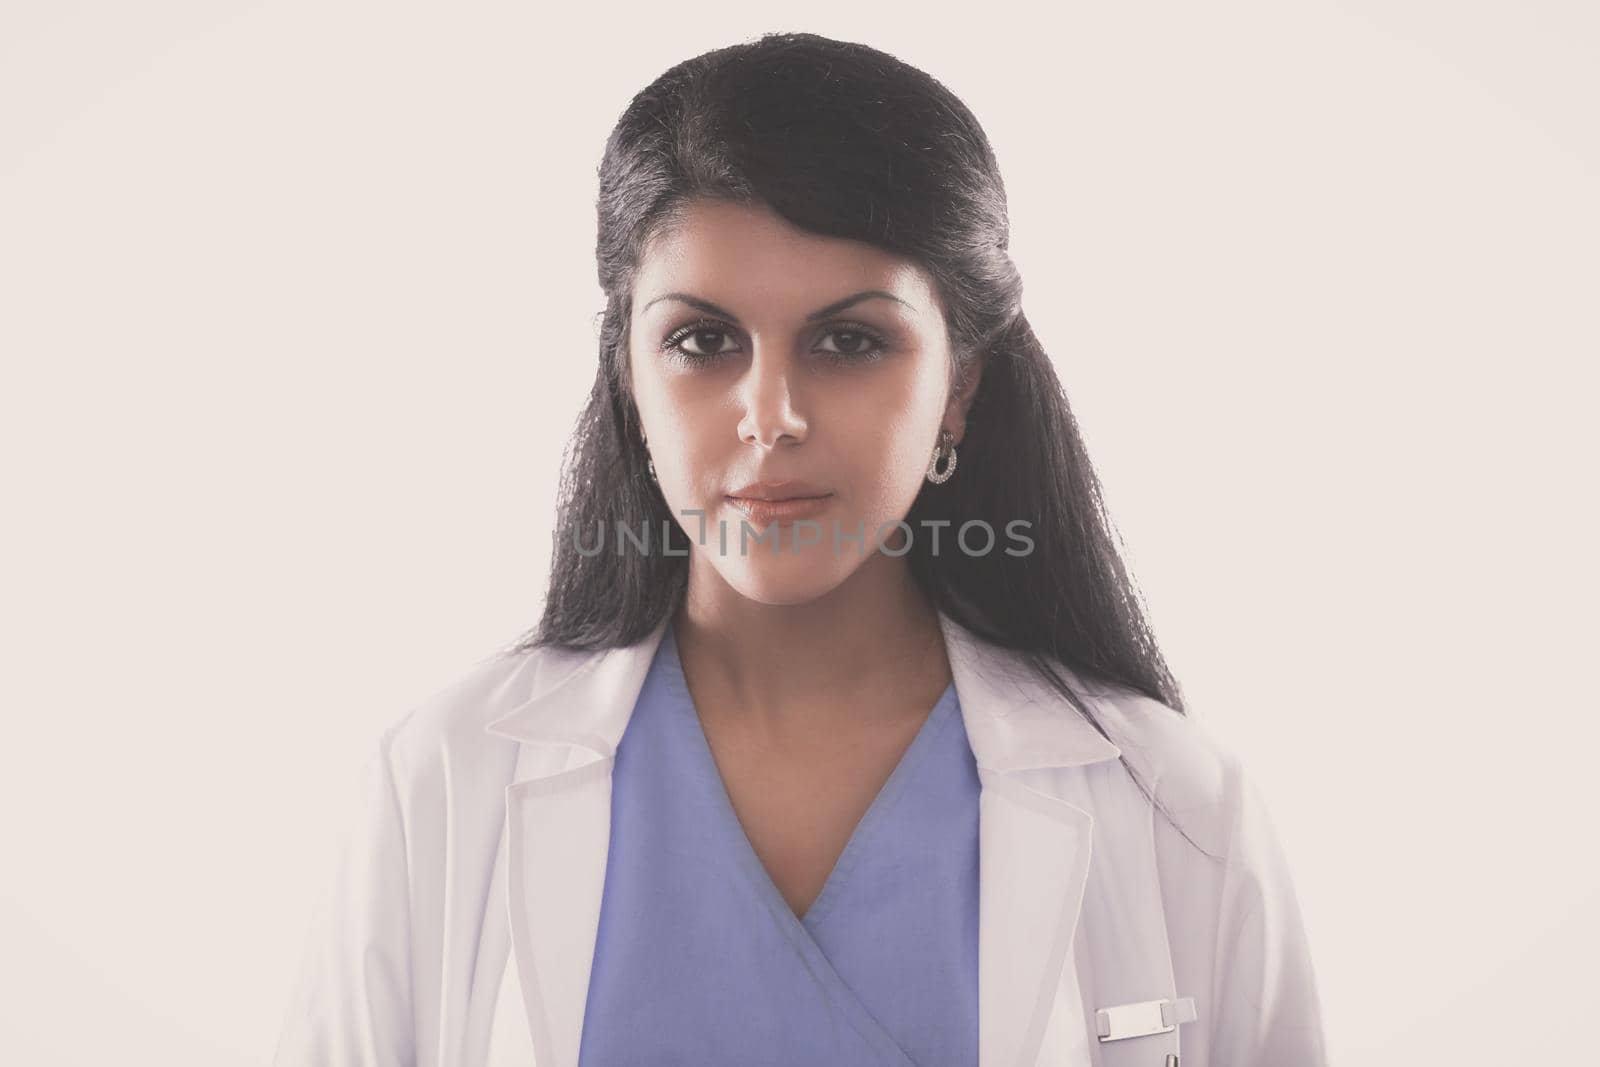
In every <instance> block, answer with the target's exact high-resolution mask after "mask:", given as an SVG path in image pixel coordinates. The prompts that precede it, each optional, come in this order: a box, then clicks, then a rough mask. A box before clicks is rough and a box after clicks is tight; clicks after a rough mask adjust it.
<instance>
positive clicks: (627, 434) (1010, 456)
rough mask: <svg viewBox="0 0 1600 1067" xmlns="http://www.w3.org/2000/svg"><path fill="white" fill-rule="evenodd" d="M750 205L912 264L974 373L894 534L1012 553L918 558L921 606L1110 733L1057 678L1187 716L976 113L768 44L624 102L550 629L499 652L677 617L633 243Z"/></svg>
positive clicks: (619, 632)
mask: <svg viewBox="0 0 1600 1067" xmlns="http://www.w3.org/2000/svg"><path fill="white" fill-rule="evenodd" d="M697 198H703V199H716V200H724V201H731V202H735V203H743V204H764V205H766V206H767V207H770V208H771V209H773V210H774V211H776V212H777V213H778V214H779V215H781V216H782V217H784V218H785V219H787V220H788V221H789V222H790V223H792V224H794V225H795V226H797V227H799V228H800V229H803V230H807V231H810V232H812V233H817V234H822V235H827V236H835V237H843V238H850V239H853V240H857V241H863V242H867V243H870V244H872V245H876V246H878V247H880V248H883V249H885V250H887V251H889V252H891V253H894V254H896V255H899V256H901V257H904V258H906V259H909V260H911V261H913V262H915V263H917V264H918V265H919V266H921V267H922V268H923V269H925V270H926V271H927V272H928V273H929V274H930V275H931V276H932V278H933V279H934V281H935V283H936V286H937V289H938V293H939V295H940V298H941V301H942V304H943V306H944V308H945V315H946V323H945V325H946V328H947V331H948V334H949V336H950V338H951V341H952V344H951V349H952V358H953V360H954V361H955V366H954V368H953V370H954V374H953V375H952V380H953V381H959V380H960V379H961V377H962V376H963V375H964V374H966V373H968V372H969V370H970V369H971V368H972V367H973V365H974V361H975V360H977V359H979V358H980V357H983V359H984V365H983V371H982V377H981V379H980V381H979V385H978V391H977V393H976V395H975V397H974V398H973V401H972V406H971V409H970V411H969V415H968V423H967V426H968V428H967V433H966V436H965V439H964V440H963V441H962V443H961V446H960V456H959V460H960V465H959V470H958V473H957V474H956V475H955V476H954V477H952V478H951V479H950V480H949V481H948V482H946V483H944V484H939V485H936V484H933V483H928V482H925V483H924V484H923V487H922V491H921V492H920V494H919V495H918V497H917V499H916V501H915V503H914V504H913V506H912V509H911V513H910V514H909V515H908V516H907V517H906V521H907V522H908V523H909V524H910V525H911V526H912V527H913V528H914V529H921V528H922V526H921V523H922V522H924V521H929V520H948V521H949V522H950V524H951V525H950V527H949V529H951V530H957V529H959V528H960V526H961V524H962V523H963V522H967V521H969V520H974V519H981V520H984V521H986V522H988V523H989V524H990V528H991V529H996V530H998V529H1003V528H1005V526H1006V524H1007V523H1008V522H1010V521H1012V520H1014V519H1026V520H1028V521H1029V522H1030V523H1031V526H1029V527H1028V536H1030V537H1031V538H1033V540H1034V542H1035V543H1034V549H1033V551H1032V552H1031V553H1029V554H1026V555H1008V554H1006V553H1005V552H1001V551H993V552H987V553H982V554H975V555H969V554H967V553H965V552H950V551H948V550H947V551H944V552H939V553H935V552H932V551H930V549H929V545H928V542H929V540H930V539H929V538H926V537H918V538H915V539H914V541H913V542H912V548H911V551H910V552H909V553H908V554H907V556H906V559H907V560H908V562H909V565H910V567H911V572H912V574H913V575H914V576H915V579H916V581H917V582H918V584H919V585H920V586H921V587H922V589H924V590H925V591H926V593H927V594H928V596H929V597H930V599H931V600H932V602H933V603H934V604H935V605H936V606H937V607H938V608H939V609H940V610H942V611H944V612H946V613H947V614H949V615H950V616H951V617H952V618H954V619H955V620H956V621H957V622H959V623H961V624H962V625H964V626H966V627H967V628H968V629H970V630H972V631H973V632H975V633H977V634H979V635H980V636H982V637H985V638H987V639H988V640H990V641H992V642H994V643H996V644H1000V645H1004V646H1007V647H1009V648H1013V649H1016V650H1019V651H1021V652H1022V653H1024V654H1025V655H1026V658H1027V659H1028V660H1029V662H1031V663H1032V664H1033V665H1034V667H1035V668H1036V669H1037V670H1038V671H1039V672H1040V674H1041V675H1042V676H1044V677H1045V678H1046V679H1047V680H1048V681H1049V682H1050V684H1051V685H1052V686H1053V687H1054V688H1055V689H1056V690H1057V691H1059V692H1060V693H1061V694H1062V695H1063V696H1064V697H1065V698H1066V699H1067V700H1069V701H1070V702H1071V703H1072V704H1073V705H1074V706H1076V707H1078V708H1079V709H1080V710H1082V711H1083V712H1084V713H1085V715H1086V716H1087V717H1088V718H1089V720H1090V721H1091V722H1092V723H1093V724H1094V726H1095V728H1096V729H1097V730H1099V731H1100V732H1101V734H1102V735H1104V734H1105V730H1104V728H1103V727H1102V726H1101V725H1100V723H1099V722H1098V721H1097V720H1096V719H1095V717H1094V715H1093V714H1092V713H1091V712H1090V710H1089V708H1088V707H1086V706H1085V703H1086V702H1085V701H1083V700H1082V699H1081V698H1080V696H1079V695H1078V694H1077V693H1075V692H1073V691H1072V687H1071V684H1070V683H1069V682H1068V681H1067V680H1066V679H1064V678H1063V677H1062V676H1061V675H1060V674H1059V673H1058V672H1057V671H1056V670H1055V669H1054V666H1053V663H1054V662H1056V661H1059V662H1061V663H1065V664H1067V665H1069V666H1070V667H1072V668H1073V669H1075V670H1076V671H1078V672H1080V673H1081V674H1082V675H1084V676H1085V677H1087V678H1091V679H1094V680H1096V681H1098V682H1102V683H1111V684H1112V685H1115V686H1122V687H1126V688H1127V689H1131V690H1134V691H1136V692H1138V693H1142V694H1144V695H1146V696H1148V697H1150V698H1152V699H1154V700H1157V701H1159V702H1161V703H1162V704H1164V705H1166V706H1167V707H1168V708H1171V709H1172V710H1173V711H1175V712H1177V713H1178V714H1184V706H1183V700H1182V695H1181V693H1180V692H1179V688H1178V685H1177V683H1176V682H1175V681H1174V680H1173V677H1172V674H1171V672H1170V671H1169V670H1168V667H1167V664H1166V662H1165V660H1164V659H1163V657H1162V655H1161V651H1160V649H1159V648H1158V647H1157V645H1156V641H1155V639H1154V637H1153V635H1152V634H1151V630H1150V626H1149V624H1148V622H1147V621H1146V618H1145V614H1144V610H1143V607H1142V604H1141V601H1140V598H1139V596H1138V593H1137V591H1136V589H1135V587H1134V583H1133V582H1132V580H1131V579H1130V577H1129V575H1128V573H1127V571H1126V569H1125V568H1124V565H1123V562H1122V558H1121V555H1120V554H1119V552H1118V540H1119V539H1118V538H1117V536H1116V534H1115V531H1114V526H1113V524H1112V522H1111V521H1110V518H1109V517H1108V515H1107V514H1106V511H1105V508H1104V506H1103V504H1102V500H1101V492H1100V485H1099V481H1098V479H1097V478H1096V476H1095V473H1094V469H1093V467H1092V465H1091V464H1090V462H1089V456H1088V453H1087V451H1086V450H1085V448H1084V444H1083V440H1082V438H1081V436H1080V435H1079V432H1078V426H1077V422H1076V420H1075V419H1074V418H1073V415H1072V410H1071V407H1070V406H1069V405H1068V403H1067V397H1066V394H1065V392H1064V391H1063V390H1062V387H1061V383H1060V382H1059V380H1058V379H1057V378H1056V375H1055V371H1054V369H1053V367H1052V366H1051V363H1050V360H1049V358H1048V357H1047V356H1046V355H1045V352H1044V349H1043V347H1042V346H1041V345H1040V343H1039V340H1038V338H1037V337H1035V336H1034V333H1033V330H1032V329H1031V328H1030V327H1029V325H1028V319H1027V316H1026V315H1024V314H1023V312H1022V279H1021V277H1020V275H1019V274H1018V273H1017V268H1016V266H1015V265H1014V264H1013V263H1012V261H1011V257H1010V255H1009V254H1008V253H1007V251H1006V249H1007V245H1008V244H1009V222H1008V218H1007V211H1006V194H1005V187H1004V185H1003V183H1002V181H1001V178H1000V171H999V167H998V165H997V164H996V161H995V156H994V152H993V150H992V149H991V148H990V145H989V141H988V138H987V137H986V136H985V135H984V132H983V129H982V128H981V127H980V126H979V124H978V120H977V119H976V118H975V117H974V116H973V115H972V113H971V111H969V110H968V108H967V107H966V106H965V105H964V104H963V103H962V102H961V101H960V100H959V99H957V97H956V96H955V95H954V94H953V93H951V92H950V91H949V90H948V89H946V88H945V87H944V86H943V85H941V84H940V83H939V82H938V81H936V80H934V79H933V78H932V77H930V76H929V75H927V74H925V73H923V72H922V71H920V70H918V69H916V68H915V67H912V66H909V65H907V64H906V63H903V62H901V61H900V60H898V59H895V58H894V57H893V56H890V55H887V54H885V53H883V52H880V51H878V50H876V49H873V48H869V47H867V46H865V45H862V44H854V43H849V42H843V41H836V40H832V39H830V38H827V37H820V36H817V35H816V34H810V33H775V34H768V35H766V36H764V37H761V38H760V39H759V40H756V41H754V42H750V43H743V44H737V45H732V46H730V47H726V48H719V49H717V50H715V51H711V52H707V53H705V54H703V55H700V56H696V57H694V58H693V59H689V60H686V61H684V62H682V63H679V64H678V65H677V66H675V67H673V68H671V69H670V70H668V71H667V72H666V73H664V74H662V75H661V76H660V77H659V78H657V79H656V80H655V82H653V83H652V84H651V85H650V86H649V87H647V88H646V89H644V90H643V91H642V92H640V93H639V94H638V95H637V96H635V97H634V98H633V100H632V102H631V103H630V104H629V105H628V107H627V110H626V111H624V113H623V115H622V117H621V118H620V119H619V120H618V122H617V124H616V127H615V128H614V129H613V130H612V132H611V135H610V137H609V138H608V139H607V141H606V146H605V154H604V157H603V159H602V161H601V164H600V195H599V200H598V205H597V206H598V215H599V233H598V241H597V247H596V256H597V259H598V265H599V280H600V286H601V289H602V290H603V292H604V293H605V296H606V307H605V312H604V318H603V320H602V323H601V328H600V342H599V347H600V351H599V357H600V358H599V366H598V368H597V372H596V374H595V381H594V387H593V389H592V391H591V392H590V395H589V400H588V404H587V406H586V408H585V409H584V411H583V414H582V415H581V417H580V418H579V420H578V424H577V427H576V430H575V432H574V435H573V438H572V441H571V443H570V445H569V447H568V450H567V452H566V454H565V456H564V462H563V471H562V478H561V483H560V487H559V507H558V512H557V522H556V530H555V544H554V546H553V552H552V557H551V567H550V581H549V585H548V589H547V593H546V599H545V604H544V612H543V616H542V618H541V619H540V621H539V624H538V626H537V627H536V628H535V629H534V630H532V631H531V632H529V633H528V634H526V635H525V636H524V637H523V638H522V639H521V640H520V641H519V642H518V643H517V644H516V645H515V646H514V648H513V649H512V650H511V651H513V652H522V651H527V650H530V649H533V648H537V647H539V646H543V645H558V646H564V647H567V648H575V649H589V650H594V649H605V648H614V647H618V646H621V645H628V644H632V643H634V642H635V641H638V640H639V639H641V638H642V637H644V636H645V635H647V634H648V633H650V632H651V631H652V630H653V629H654V628H655V627H656V626H657V625H658V624H660V623H661V622H662V621H663V620H664V619H666V618H668V617H669V616H670V615H671V614H672V613H673V612H674V611H675V609H676V608H677V606H678V604H679V601H680V598H681V597H682V595H683V592H684V590H685V589H686V587H687V580H688V562H689V561H688V557H687V555H679V554H676V553H679V552H686V551H687V549H688V546H689V540H688V536H687V535H686V534H685V533H684V532H683V531H682V530H681V529H680V528H679V527H678V524H677V523H676V522H675V521H672V516H671V514H670V511H669V509H668V507H667V503H666V501H665V499H664V498H663V497H662V495H661V493H660V491H659V490H658V489H657V488H656V486H655V483H654V482H653V481H652V480H651V479H650V477H649V476H648V474H647V472H646V466H645V464H646V460H647V455H646V452H645V450H644V447H643V445H642V443H641V441H640V435H639V426H638V411H637V409H636V408H635V406H634V402H633V399H632V397H631V395H630V390H629V384H628V377H629V376H628V372H627V365H628V324H629V312H630V305H631V301H632V298H633V282H634V278H635V273H636V270H637V268H638V265H639V262H640V257H641V253H642V250H643V248H644V247H645V246H646V244H647V243H648V242H649V241H650V239H651V238H652V237H653V236H655V235H656V234H658V233H660V232H662V231H663V230H665V229H668V228H670V227H671V226H672V225H673V224H674V223H675V222H676V221H677V220H678V219H679V217H680V216H679V212H680V210H681V209H682V208H683V207H684V205H685V204H687V203H688V202H690V201H692V200H694V199H697ZM618 523H621V524H622V525H623V527H624V528H626V529H629V530H641V529H645V530H650V531H657V530H661V531H665V536H666V537H667V538H668V544H669V546H670V547H671V549H672V552H671V553H669V552H664V551H649V552H618V553H611V552H593V551H592V550H591V551H590V552H589V553H588V554H586V553H584V552H580V551H579V540H578V539H579V538H582V539H583V540H584V543H585V544H587V543H589V542H591V541H592V540H593V534H592V531H596V530H601V531H610V530H616V529H617V528H618V525H617V524H618Z"/></svg>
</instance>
